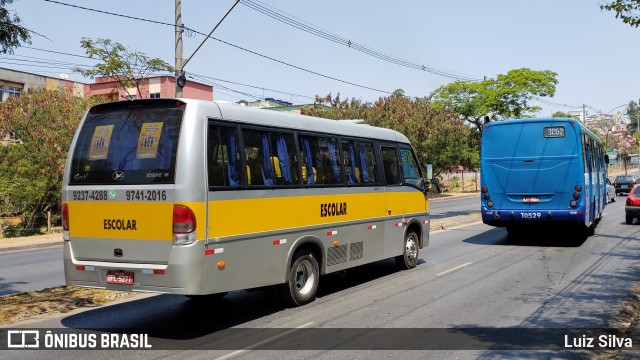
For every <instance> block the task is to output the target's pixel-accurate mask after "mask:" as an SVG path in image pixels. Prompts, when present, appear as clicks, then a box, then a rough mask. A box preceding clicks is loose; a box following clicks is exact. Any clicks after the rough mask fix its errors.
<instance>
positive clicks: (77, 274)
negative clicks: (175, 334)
mask: <svg viewBox="0 0 640 360" xmlns="http://www.w3.org/2000/svg"><path fill="white" fill-rule="evenodd" d="M197 243H201V242H197ZM197 245H199V244H197ZM197 245H196V246H197ZM177 253H181V254H172V259H171V260H170V261H169V264H140V263H125V262H106V261H86V260H78V259H77V258H76V257H75V256H74V254H73V248H72V246H71V244H70V242H69V241H65V243H64V260H65V261H64V271H65V281H66V284H67V285H74V286H81V287H89V288H97V289H108V290H118V291H139V292H157V293H168V294H182V295H200V294H202V278H201V277H200V276H199V274H197V273H194V272H193V270H189V269H193V264H192V262H193V261H194V259H193V258H192V256H190V253H193V250H190V249H188V248H186V247H185V248H181V249H179V250H178V251H177ZM113 273H115V274H119V273H120V274H126V275H128V276H132V283H131V284H118V283H113V282H107V275H108V274H113ZM178 284H179V285H178Z"/></svg>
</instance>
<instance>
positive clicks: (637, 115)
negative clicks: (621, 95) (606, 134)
mask: <svg viewBox="0 0 640 360" xmlns="http://www.w3.org/2000/svg"><path fill="white" fill-rule="evenodd" d="M627 116H629V120H631V122H630V123H629V125H628V126H627V132H629V134H631V135H633V134H635V133H636V132H637V131H638V122H640V106H638V103H636V102H635V101H633V100H631V101H629V105H627Z"/></svg>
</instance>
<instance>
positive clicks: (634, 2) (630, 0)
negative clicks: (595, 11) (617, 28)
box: [600, 0, 640, 27]
mask: <svg viewBox="0 0 640 360" xmlns="http://www.w3.org/2000/svg"><path fill="white" fill-rule="evenodd" d="M600 9H601V10H608V11H613V12H615V13H616V19H618V18H620V19H622V22H624V23H625V24H629V25H631V26H633V27H638V25H640V12H639V11H640V0H614V1H612V2H610V3H608V4H604V5H600Z"/></svg>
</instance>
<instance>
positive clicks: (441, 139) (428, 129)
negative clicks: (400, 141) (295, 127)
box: [302, 89, 479, 174]
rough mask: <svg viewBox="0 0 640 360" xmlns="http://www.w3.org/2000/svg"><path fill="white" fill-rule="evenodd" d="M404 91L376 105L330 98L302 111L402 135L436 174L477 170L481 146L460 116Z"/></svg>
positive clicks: (419, 157)
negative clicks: (356, 121)
mask: <svg viewBox="0 0 640 360" xmlns="http://www.w3.org/2000/svg"><path fill="white" fill-rule="evenodd" d="M402 94H403V91H402V90H401V89H399V90H396V91H395V92H394V94H393V95H391V96H389V97H384V98H379V99H378V100H377V101H376V102H375V103H362V102H361V101H359V100H356V99H346V100H340V94H338V95H337V96H336V97H335V98H333V97H332V96H331V94H329V95H327V96H326V97H324V98H321V97H316V101H315V103H314V105H313V106H309V107H305V108H303V110H302V113H303V114H304V115H311V116H319V117H324V118H329V119H363V120H364V122H365V123H366V124H369V125H373V126H379V127H384V128H389V129H393V130H396V131H399V132H401V133H402V134H404V135H405V136H407V138H409V140H410V141H411V143H412V145H413V148H414V150H415V151H416V155H417V156H418V159H419V161H420V162H421V163H422V164H425V163H429V164H433V166H434V174H438V173H440V172H442V171H443V170H444V169H447V168H449V167H451V166H457V165H463V166H465V167H468V168H477V166H478V164H479V152H478V146H477V145H478V144H477V142H475V140H474V139H475V137H474V136H473V129H471V128H469V127H468V126H466V125H465V124H464V122H463V121H462V120H461V119H459V118H458V116H457V115H456V114H454V113H451V112H449V111H445V110H443V109H437V108H434V107H433V106H432V104H431V103H430V102H429V101H427V100H426V99H409V98H406V97H404V96H402Z"/></svg>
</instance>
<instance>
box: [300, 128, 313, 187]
mask: <svg viewBox="0 0 640 360" xmlns="http://www.w3.org/2000/svg"><path fill="white" fill-rule="evenodd" d="M302 146H304V153H305V157H306V160H307V165H306V166H307V184H315V182H316V179H315V176H314V175H313V159H312V158H311V147H310V146H309V139H306V138H303V139H302Z"/></svg>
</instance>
